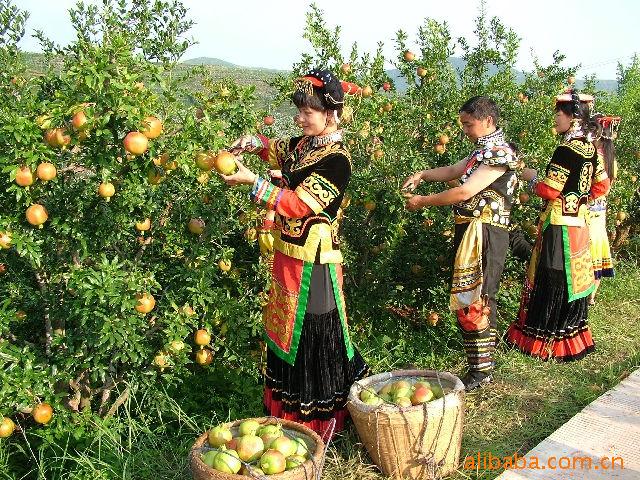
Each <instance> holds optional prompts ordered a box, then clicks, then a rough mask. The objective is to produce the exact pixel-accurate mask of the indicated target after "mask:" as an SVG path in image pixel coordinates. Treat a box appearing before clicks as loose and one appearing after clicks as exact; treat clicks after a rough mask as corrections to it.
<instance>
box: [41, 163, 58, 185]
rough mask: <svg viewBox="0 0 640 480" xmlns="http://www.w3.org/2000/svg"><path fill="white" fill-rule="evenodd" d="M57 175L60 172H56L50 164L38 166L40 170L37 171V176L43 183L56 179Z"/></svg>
mask: <svg viewBox="0 0 640 480" xmlns="http://www.w3.org/2000/svg"><path fill="white" fill-rule="evenodd" d="M57 173H58V171H57V170H56V167H55V166H54V165H53V164H52V163H49V162H43V163H41V164H40V165H38V168H37V169H36V175H37V176H38V178H39V179H40V180H42V181H43V182H48V181H49V180H53V179H54V178H56V175H57Z"/></svg>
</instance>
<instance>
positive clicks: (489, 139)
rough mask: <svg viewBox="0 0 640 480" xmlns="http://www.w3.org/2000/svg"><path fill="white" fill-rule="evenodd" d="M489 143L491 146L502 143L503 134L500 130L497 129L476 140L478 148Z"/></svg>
mask: <svg viewBox="0 0 640 480" xmlns="http://www.w3.org/2000/svg"><path fill="white" fill-rule="evenodd" d="M490 143H491V144H493V145H495V144H500V143H504V132H503V131H502V129H501V128H498V129H497V130H496V131H495V132H493V133H490V134H489V135H485V136H484V137H480V138H478V141H477V142H476V145H477V146H478V147H480V148H484V147H487V146H489V145H488V144H490Z"/></svg>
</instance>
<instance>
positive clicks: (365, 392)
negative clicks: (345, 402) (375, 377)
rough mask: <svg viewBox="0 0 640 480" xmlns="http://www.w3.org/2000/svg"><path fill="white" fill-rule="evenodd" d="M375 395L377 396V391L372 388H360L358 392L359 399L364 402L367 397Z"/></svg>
mask: <svg viewBox="0 0 640 480" xmlns="http://www.w3.org/2000/svg"><path fill="white" fill-rule="evenodd" d="M375 396H377V393H376V391H375V390H374V389H372V388H365V389H364V390H362V391H361V392H360V400H362V401H363V402H365V401H367V399H369V398H371V397H375Z"/></svg>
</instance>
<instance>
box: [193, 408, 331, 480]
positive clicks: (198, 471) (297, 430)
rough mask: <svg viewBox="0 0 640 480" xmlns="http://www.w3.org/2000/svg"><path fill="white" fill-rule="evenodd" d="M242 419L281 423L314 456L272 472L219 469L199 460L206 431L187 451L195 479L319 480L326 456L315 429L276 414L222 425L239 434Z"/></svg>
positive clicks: (288, 433) (285, 430)
mask: <svg viewBox="0 0 640 480" xmlns="http://www.w3.org/2000/svg"><path fill="white" fill-rule="evenodd" d="M244 420H257V421H258V423H260V425H275V424H279V425H281V426H282V430H283V432H284V433H285V434H286V435H287V436H289V437H293V436H295V437H298V438H302V439H303V440H304V441H305V442H306V443H307V445H308V446H309V451H310V452H313V455H311V457H310V458H309V459H308V460H307V461H306V462H305V463H303V464H302V465H300V466H299V467H297V468H294V469H292V470H287V471H284V472H282V473H278V474H275V475H257V474H256V475H255V476H248V475H239V474H238V475H233V474H229V473H224V472H219V471H218V470H215V469H213V468H211V467H209V466H208V465H206V464H205V463H204V462H203V461H202V459H201V456H202V454H203V453H204V452H206V451H207V450H208V449H210V447H209V444H208V441H207V440H208V436H209V432H205V433H203V434H202V435H200V436H199V437H198V439H197V440H196V442H195V443H194V444H193V447H191V453H190V454H189V457H190V464H191V475H192V476H193V478H194V480H256V479H260V480H320V474H321V473H322V467H323V463H324V457H325V444H324V442H323V441H322V439H321V438H320V436H319V435H318V434H317V433H316V432H314V431H313V430H311V429H310V428H308V427H305V426H304V425H301V424H299V423H296V422H292V421H290V420H283V419H280V418H275V417H261V418H251V419H248V418H246V419H242V420H236V421H235V422H230V423H226V424H225V426H227V427H228V428H229V429H230V430H231V434H232V435H233V436H234V437H235V436H236V435H237V434H238V426H239V425H240V423H241V422H243V421H244Z"/></svg>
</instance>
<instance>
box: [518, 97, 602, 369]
mask: <svg viewBox="0 0 640 480" xmlns="http://www.w3.org/2000/svg"><path fill="white" fill-rule="evenodd" d="M591 103H593V97H591V96H590V95H578V93H577V92H575V91H571V92H570V93H565V94H562V95H559V96H558V97H557V98H556V115H555V122H556V130H557V131H558V132H559V133H561V134H563V139H562V143H561V144H560V145H559V146H558V147H557V148H556V150H555V152H554V153H553V156H552V157H551V161H550V162H549V164H548V165H547V168H546V171H545V175H544V177H543V178H542V179H541V180H540V181H538V177H537V173H536V172H535V170H531V169H526V170H525V171H524V172H523V175H522V177H523V179H525V180H528V181H529V182H530V187H531V189H532V190H533V192H534V193H535V194H536V195H538V196H539V197H541V198H543V199H544V200H545V201H546V202H545V205H544V207H543V212H542V214H541V215H540V220H539V223H538V235H537V238H536V242H535V245H534V248H533V253H532V255H531V260H530V262H529V267H528V271H527V276H526V279H525V284H524V288H523V291H522V299H521V303H520V311H519V312H518V318H517V320H516V321H515V322H513V323H512V324H511V326H510V327H509V329H508V331H507V334H506V340H507V342H509V343H511V344H513V345H514V346H516V347H518V348H519V349H520V350H521V351H522V352H524V353H526V354H528V355H531V356H534V357H539V358H541V359H542V360H547V359H550V358H554V359H556V360H558V361H570V360H578V359H580V358H582V357H584V356H585V355H587V354H588V353H589V352H591V351H593V350H594V348H595V347H594V342H593V338H592V336H591V330H590V328H589V325H588V323H587V311H588V308H587V297H588V296H589V294H591V292H592V291H593V289H594V288H595V286H594V274H593V265H592V260H591V253H590V246H589V229H588V227H587V225H586V220H585V219H586V216H587V214H588V209H589V208H588V203H589V199H590V198H592V199H595V198H598V197H601V196H602V195H605V194H606V193H607V192H608V190H609V178H608V177H607V173H606V171H605V168H604V164H603V161H602V157H601V156H599V155H598V154H597V151H596V148H595V146H594V144H593V142H592V138H593V137H592V134H593V130H592V126H591V124H590V121H589V104H591Z"/></svg>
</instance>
